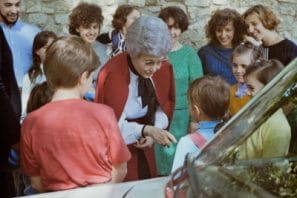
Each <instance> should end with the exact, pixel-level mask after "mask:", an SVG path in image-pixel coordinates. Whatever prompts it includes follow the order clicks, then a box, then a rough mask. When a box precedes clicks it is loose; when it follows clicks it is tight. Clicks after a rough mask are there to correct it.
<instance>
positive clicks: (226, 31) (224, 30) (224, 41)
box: [216, 22, 235, 48]
mask: <svg viewBox="0 0 297 198" xmlns="http://www.w3.org/2000/svg"><path fill="white" fill-rule="evenodd" d="M234 32H235V31H234V25H233V22H229V23H228V24H227V25H225V26H223V27H217V29H216V38H217V39H218V41H219V43H220V45H221V46H222V47H223V48H232V41H233V38H234Z"/></svg>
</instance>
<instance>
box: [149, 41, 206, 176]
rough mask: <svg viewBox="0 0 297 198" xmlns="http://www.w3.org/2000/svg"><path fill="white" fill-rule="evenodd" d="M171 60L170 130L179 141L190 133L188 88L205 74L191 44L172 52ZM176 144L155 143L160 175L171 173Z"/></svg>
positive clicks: (169, 57) (169, 56)
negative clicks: (172, 100) (171, 111)
mask: <svg viewBox="0 0 297 198" xmlns="http://www.w3.org/2000/svg"><path fill="white" fill-rule="evenodd" d="M168 59H169V62H170V63H171V64H172V65H173V73H174V79H175V108H174V113H173V118H172V121H171V124H170V128H169V131H170V132H171V133H172V134H173V135H174V136H175V138H176V140H177V141H179V139H180V138H181V137H183V136H184V135H186V134H187V133H188V128H189V123H190V113H189V111H188V102H187V90H188V87H189V85H190V83H191V82H192V81H193V80H195V79H196V78H198V77H201V76H202V75H203V72H202V64H201V62H200V59H199V57H198V55H197V53H196V52H195V50H194V49H193V48H192V47H190V46H189V45H183V46H182V47H181V48H180V49H178V50H176V51H173V52H170V53H169V55H168ZM175 150H176V144H173V145H171V146H170V147H163V146H161V145H159V144H155V158H156V163H157V170H158V175H169V174H170V172H171V167H172V163H173V159H174V154H175Z"/></svg>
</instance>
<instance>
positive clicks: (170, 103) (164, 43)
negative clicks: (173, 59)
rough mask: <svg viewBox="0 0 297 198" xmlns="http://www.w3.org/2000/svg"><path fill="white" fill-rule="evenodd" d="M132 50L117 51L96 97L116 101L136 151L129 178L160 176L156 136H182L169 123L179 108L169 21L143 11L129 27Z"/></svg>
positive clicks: (166, 141) (163, 140)
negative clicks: (173, 131)
mask: <svg viewBox="0 0 297 198" xmlns="http://www.w3.org/2000/svg"><path fill="white" fill-rule="evenodd" d="M126 41H127V52H124V53H122V54H120V55H118V56H115V57H113V58H112V59H111V60H110V61H109V62H107V63H106V65H105V66H104V67H103V69H102V71H101V72H100V73H99V76H98V81H97V87H96V98H95V101H96V102H99V103H104V104H106V105H108V106H110V107H112V108H113V109H114V111H115V114H116V117H117V119H118V125H119V128H120V130H121V133H122V137H123V138H124V140H125V142H126V144H127V145H128V147H129V149H130V152H131V154H132V158H131V160H130V161H129V162H128V173H127V176H126V181H131V180H137V179H146V178H152V177H156V176H157V171H156V163H155V157H154V149H153V147H152V144H153V143H154V142H156V143H158V144H161V145H163V146H169V145H170V144H171V143H172V142H176V139H175V137H174V136H173V135H172V134H170V133H169V132H168V131H167V130H166V129H167V128H168V126H169V122H170V120H171V118H172V114H173V109H174V98H175V91H174V77H173V71H172V67H171V65H170V64H169V63H168V62H167V61H166V60H165V57H166V56H167V54H168V53H169V52H170V50H171V37H170V33H169V30H168V27H167V25H166V24H165V23H164V22H163V21H162V20H161V19H159V18H157V17H153V16H142V17H140V18H139V19H137V20H136V21H135V22H134V23H133V24H132V25H131V26H130V27H129V29H128V32H127V37H126Z"/></svg>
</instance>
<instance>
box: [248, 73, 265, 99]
mask: <svg viewBox="0 0 297 198" xmlns="http://www.w3.org/2000/svg"><path fill="white" fill-rule="evenodd" d="M245 83H246V85H247V87H248V89H249V91H248V94H249V95H250V96H255V95H256V94H257V93H258V92H259V91H260V90H261V89H262V88H263V87H264V84H263V83H261V82H260V81H259V80H258V79H257V78H256V76H255V74H253V73H252V74H250V75H248V76H247V77H246V78H245Z"/></svg>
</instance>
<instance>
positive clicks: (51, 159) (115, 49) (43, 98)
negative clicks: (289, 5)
mask: <svg viewBox="0 0 297 198" xmlns="http://www.w3.org/2000/svg"><path fill="white" fill-rule="evenodd" d="M20 4H21V0H1V1H0V38H1V43H0V52H1V54H0V89H1V90H0V101H1V102H0V131H1V133H0V134H1V138H0V141H1V144H0V146H1V154H0V166H1V170H0V180H1V181H0V195H1V197H11V196H15V195H28V194H35V193H42V192H50V191H59V190H65V189H72V188H77V187H82V186H88V185H94V184H102V183H118V182H123V181H135V180H139V179H148V178H154V177H157V176H166V175H169V174H170V173H171V172H173V171H175V170H176V169H178V168H179V167H181V166H182V165H183V164H184V160H185V157H186V155H187V154H188V153H193V152H196V153H198V152H199V151H200V150H201V149H202V147H203V146H204V145H205V144H206V143H207V142H208V141H210V140H211V139H212V138H213V137H214V135H215V133H216V132H217V131H218V130H219V128H220V127H221V126H222V125H224V124H225V123H226V121H227V120H228V119H229V118H230V117H231V116H234V115H235V114H236V113H237V112H238V111H239V110H240V109H241V108H242V107H243V106H244V105H245V104H246V103H247V102H248V101H249V100H250V98H251V97H253V96H255V95H256V94H257V92H258V91H260V90H261V89H262V88H263V87H264V86H265V85H266V84H268V83H269V81H271V80H272V79H273V78H274V76H276V75H277V74H278V73H279V72H280V71H281V70H282V69H283V68H284V67H285V66H286V65H287V64H288V63H290V62H291V61H292V60H293V59H295V58H296V57H297V45H296V44H295V43H294V42H293V41H291V40H289V39H287V38H284V37H283V36H281V35H280V34H279V33H278V32H277V26H278V24H279V23H280V21H279V19H278V17H277V16H276V15H275V13H273V12H272V10H271V9H270V8H269V7H266V6H263V5H255V6H252V7H250V8H249V9H247V10H246V11H245V12H244V13H243V14H240V13H239V12H238V11H236V10H235V9H231V8H225V9H218V10H215V11H214V13H213V14H212V15H211V16H210V19H209V21H208V22H206V26H205V35H206V38H207V39H208V43H207V45H205V46H202V47H201V48H200V49H199V50H198V51H197V52H196V50H195V49H193V48H192V47H191V46H190V45H187V44H183V43H182V42H181V36H182V33H183V32H185V31H187V29H188V26H189V25H190V24H189V19H188V16H187V13H186V12H185V11H184V10H183V9H181V8H180V7H178V6H169V7H165V8H162V9H161V10H160V12H159V14H158V16H142V14H141V12H140V9H139V8H138V7H137V6H134V5H119V7H118V8H117V9H116V11H115V13H114V15H113V20H112V25H113V28H114V29H113V30H112V31H110V32H105V33H101V34H100V29H101V28H102V24H103V20H104V17H103V15H102V10H101V7H100V6H99V5H97V4H95V3H86V2H80V3H79V4H78V5H77V6H76V7H74V8H73V9H72V11H71V13H70V14H69V23H68V26H69V28H68V30H69V35H67V36H60V35H58V33H54V32H52V31H48V30H40V29H39V28H38V27H36V26H35V25H32V24H27V23H24V22H22V21H21V20H20V19H19V15H20ZM109 45H110V46H111V51H108V48H109ZM290 112H296V109H294V107H293V108H291V109H289V111H288V110H286V111H283V109H282V108H280V109H278V110H277V111H276V112H275V113H274V114H273V115H272V116H271V117H270V118H269V119H268V120H266V121H265V122H264V123H263V124H262V125H261V126H260V127H259V128H258V129H257V131H255V132H254V133H253V134H252V135H251V136H250V137H248V138H247V140H246V141H245V142H244V143H243V144H242V145H240V146H239V148H238V151H239V154H238V158H239V159H255V158H264V157H278V156H286V155H287V154H288V153H289V148H290V141H291V133H293V132H295V131H296V130H297V129H296V125H295V127H294V125H293V127H292V125H291V126H290V124H289V122H288V118H287V116H288V115H290V116H293V117H294V118H293V120H295V121H296V115H295V114H292V113H290ZM16 170H18V174H17V176H18V177H16V176H15V175H16V173H15V172H16ZM13 175H14V176H13ZM14 180H19V181H18V182H15V181H14ZM16 183H21V184H22V187H20V186H19V185H16ZM20 189H21V190H20Z"/></svg>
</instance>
